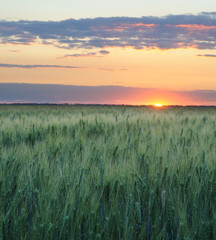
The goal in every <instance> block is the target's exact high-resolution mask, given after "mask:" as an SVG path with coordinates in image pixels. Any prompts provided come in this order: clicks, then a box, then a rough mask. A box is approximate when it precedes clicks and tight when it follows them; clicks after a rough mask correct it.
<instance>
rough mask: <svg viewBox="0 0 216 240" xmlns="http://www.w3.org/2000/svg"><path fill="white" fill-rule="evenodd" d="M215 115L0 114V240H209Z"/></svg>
mask: <svg viewBox="0 0 216 240" xmlns="http://www.w3.org/2000/svg"><path fill="white" fill-rule="evenodd" d="M215 143H216V108H213V107H212V108H211V107H208V108H207V107H205V108H201V107H199V108H195V107H187V108H184V107H170V108H162V109H154V108H150V107H126V106H34V105H32V106H4V105H2V106H0V239H18V240H20V239H86V240H87V239H92V240H93V239H128V240H130V239H147V240H149V239H216V208H215V199H216V145H215Z"/></svg>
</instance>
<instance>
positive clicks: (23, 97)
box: [0, 0, 216, 105]
mask: <svg viewBox="0 0 216 240" xmlns="http://www.w3.org/2000/svg"><path fill="white" fill-rule="evenodd" d="M0 53H1V54H0V102H39V103H40V102H56V103H64V102H67V103H101V104H104V103H105V104H138V105H143V104H155V103H162V104H166V105H216V81H215V80H216V71H215V66H216V1H215V0H214V1H213V0H205V1H199V0H198V1H195V0H191V1H186V0H182V1H171V0H164V1H159V0H152V1H151V2H148V1H143V0H134V1H129V0H124V1H123V0H115V1H114V0H110V1H102V0H92V1H87V0H80V1H71V0H70V1H69V0H62V1H56V0H53V1H50V0H48V1H46V0H43V1H41V0H38V1H34V0H28V1H27V0H23V1H20V0H19V1H18V0H8V1H1V3H0Z"/></svg>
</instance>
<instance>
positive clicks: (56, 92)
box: [0, 83, 216, 105]
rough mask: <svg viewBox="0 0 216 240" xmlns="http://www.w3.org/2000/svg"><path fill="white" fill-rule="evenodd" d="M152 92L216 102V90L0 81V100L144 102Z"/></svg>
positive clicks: (191, 100) (190, 101)
mask: <svg viewBox="0 0 216 240" xmlns="http://www.w3.org/2000/svg"><path fill="white" fill-rule="evenodd" d="M152 96H156V97H157V96H165V97H166V98H167V97H170V99H172V101H173V104H182V100H183V102H184V103H185V100H188V105H191V104H193V105H216V90H195V91H165V90H158V89H151V88H132V87H121V86H72V85H54V84H50V85H49V84H15V83H11V84H8V83H0V102H29V103H32V102H34V103H97V104H139V103H143V104H144V103H145V102H149V99H152ZM175 97H176V98H175ZM175 99H177V100H175ZM178 99H181V100H178Z"/></svg>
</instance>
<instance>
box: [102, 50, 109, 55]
mask: <svg viewBox="0 0 216 240" xmlns="http://www.w3.org/2000/svg"><path fill="white" fill-rule="evenodd" d="M99 53H100V54H103V55H107V54H109V53H110V52H109V51H107V50H101V51H99Z"/></svg>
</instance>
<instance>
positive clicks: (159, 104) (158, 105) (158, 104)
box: [154, 103, 163, 107]
mask: <svg viewBox="0 0 216 240" xmlns="http://www.w3.org/2000/svg"><path fill="white" fill-rule="evenodd" d="M154 106H155V107H163V105H162V104H161V103H155V104H154Z"/></svg>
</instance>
